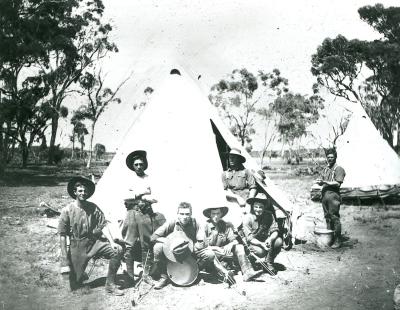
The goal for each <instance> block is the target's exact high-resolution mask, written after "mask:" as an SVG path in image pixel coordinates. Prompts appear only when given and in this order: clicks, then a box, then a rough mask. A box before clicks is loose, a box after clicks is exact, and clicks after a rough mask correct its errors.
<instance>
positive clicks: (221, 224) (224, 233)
mask: <svg viewBox="0 0 400 310" xmlns="http://www.w3.org/2000/svg"><path fill="white" fill-rule="evenodd" d="M227 213H228V208H227V207H219V208H218V207H217V208H207V209H204V211H203V214H204V216H205V217H208V220H207V222H206V225H205V227H204V237H203V243H202V244H201V248H199V249H197V253H196V255H197V256H198V257H199V264H200V265H201V266H204V267H206V266H207V265H209V266H210V265H211V266H213V267H214V269H216V271H217V273H218V274H219V275H220V276H223V277H224V278H227V279H228V280H230V282H231V283H234V282H235V280H234V279H233V275H232V273H231V272H228V271H227V270H226V269H225V267H224V266H223V265H222V264H221V262H228V263H229V262H232V261H233V259H237V261H238V263H239V266H240V269H241V270H242V273H243V281H245V282H247V281H251V280H253V279H254V278H256V277H257V276H259V275H260V274H261V273H262V270H260V271H254V269H253V266H252V265H251V263H250V261H249V259H248V258H247V256H246V253H245V251H244V247H243V245H242V244H239V242H238V241H237V240H236V235H235V233H234V228H233V225H232V224H231V223H229V222H225V221H224V220H223V219H222V218H223V217H224V216H225V215H226V214H227ZM228 277H230V278H228Z"/></svg>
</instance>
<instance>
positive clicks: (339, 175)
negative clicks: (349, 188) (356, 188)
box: [334, 166, 346, 184]
mask: <svg viewBox="0 0 400 310" xmlns="http://www.w3.org/2000/svg"><path fill="white" fill-rule="evenodd" d="M345 176H346V172H345V171H344V169H343V168H342V167H340V166H338V167H337V168H336V170H335V175H334V178H335V181H336V182H338V183H340V184H342V183H343V181H344V177H345Z"/></svg>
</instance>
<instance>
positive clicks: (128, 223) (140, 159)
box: [122, 150, 165, 284]
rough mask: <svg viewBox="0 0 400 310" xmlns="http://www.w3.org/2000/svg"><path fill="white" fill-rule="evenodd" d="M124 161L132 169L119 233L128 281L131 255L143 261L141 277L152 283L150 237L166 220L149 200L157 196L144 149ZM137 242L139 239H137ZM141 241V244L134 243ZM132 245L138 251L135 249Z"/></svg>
mask: <svg viewBox="0 0 400 310" xmlns="http://www.w3.org/2000/svg"><path fill="white" fill-rule="evenodd" d="M126 165H127V166H128V168H129V169H131V170H132V171H133V172H134V174H132V185H131V188H130V190H129V193H128V195H129V196H128V197H129V198H128V199H126V200H125V206H126V208H127V215H126V219H125V221H124V226H123V228H122V236H123V237H124V239H125V244H126V250H125V262H126V269H127V275H128V280H129V282H131V283H133V281H134V270H133V269H134V256H135V254H138V255H136V256H139V258H137V260H141V261H142V265H143V274H142V277H143V280H144V281H145V282H147V283H149V284H151V279H150V277H149V272H150V270H151V266H152V264H153V248H152V246H151V243H150V237H151V235H152V234H153V233H154V231H155V230H156V229H157V228H158V227H160V226H161V225H162V224H164V223H165V217H164V215H162V214H161V213H158V212H153V209H152V206H151V205H152V203H155V202H156V200H155V199H154V198H153V197H151V195H150V194H151V186H150V185H151V184H150V183H151V182H150V181H149V177H148V175H147V174H146V173H145V171H146V169H147V168H148V162H147V157H146V152H145V151H141V150H138V151H134V152H132V153H130V154H129V155H128V156H127V158H126ZM137 242H139V243H137ZM138 244H140V246H137V245H138ZM134 249H137V252H139V253H134Z"/></svg>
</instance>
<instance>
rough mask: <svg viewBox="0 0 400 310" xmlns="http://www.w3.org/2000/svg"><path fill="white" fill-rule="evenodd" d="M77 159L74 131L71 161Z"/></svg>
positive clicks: (73, 133)
mask: <svg viewBox="0 0 400 310" xmlns="http://www.w3.org/2000/svg"><path fill="white" fill-rule="evenodd" d="M74 157H75V130H73V131H72V152H71V159H74Z"/></svg>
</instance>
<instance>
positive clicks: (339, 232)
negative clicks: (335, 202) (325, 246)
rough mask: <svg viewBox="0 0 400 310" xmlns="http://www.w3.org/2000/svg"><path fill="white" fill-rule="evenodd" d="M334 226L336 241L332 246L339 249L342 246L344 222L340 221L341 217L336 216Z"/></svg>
mask: <svg viewBox="0 0 400 310" xmlns="http://www.w3.org/2000/svg"><path fill="white" fill-rule="evenodd" d="M332 226H333V231H334V232H335V241H334V243H333V244H332V245H331V248H332V249H338V248H340V247H341V246H342V224H341V223H340V219H338V218H335V219H334V220H333V225H332Z"/></svg>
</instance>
